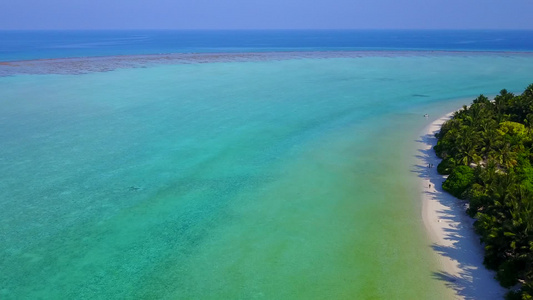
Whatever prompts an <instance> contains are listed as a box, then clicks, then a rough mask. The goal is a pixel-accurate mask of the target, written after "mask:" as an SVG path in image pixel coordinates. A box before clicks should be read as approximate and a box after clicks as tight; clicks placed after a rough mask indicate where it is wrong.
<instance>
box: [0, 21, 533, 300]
mask: <svg viewBox="0 0 533 300" xmlns="http://www.w3.org/2000/svg"><path fill="white" fill-rule="evenodd" d="M398 50H399V51H398ZM228 52H229V54H227V53H228ZM242 52H254V53H252V54H248V55H246V54H242ZM258 52H261V53H260V54H257V53H258ZM270 52H273V53H270ZM279 52H283V53H284V54H286V55H280V54H279ZM289 52H290V53H289ZM160 53H215V54H206V55H204V54H202V55H196V54H194V55H181V54H178V55H153V56H152V55H146V56H149V57H150V59H151V58H154V59H153V60H149V59H147V60H145V57H144V56H143V55H141V56H138V55H137V54H160ZM219 53H225V54H224V55H221V54H219ZM287 53H288V54H287ZM324 53H326V54H324ZM132 54H136V55H134V56H128V55H132ZM330 54H331V55H330ZM96 56H110V57H106V58H96V59H93V58H92V57H96ZM77 57H91V58H80V59H78V58H77ZM175 57H178V58H179V57H186V59H183V60H180V59H178V58H176V59H175V60H172V59H174V58H175ZM191 57H192V58H191ZM220 57H223V59H220ZM242 57H251V59H242V60H240V59H241V58H242ZM256 57H260V59H255V58H256ZM280 57H282V59H280ZM45 58H73V59H64V60H61V59H59V60H53V59H52V60H46V59H45ZM171 58H172V59H171ZM232 58H234V59H232ZM35 59H45V60H35ZM20 60H27V61H20ZM130 61H131V62H132V63H131V64H129V62H130ZM532 74H533V31H216V32H214V31H211V32H209V31H63V32H61V31H34V32H28V31H9V32H8V31H0V176H1V179H0V299H2V300H4V299H17V300H18V299H306V300H307V299H387V300H388V299H457V298H461V297H462V298H466V299H492V298H493V299H498V295H499V294H501V290H500V289H499V288H498V285H497V284H496V283H494V284H493V285H490V284H483V285H482V286H481V285H480V284H479V280H480V279H479V278H480V276H477V274H479V272H478V271H479V270H477V265H473V264H471V263H470V262H468V261H467V262H465V261H461V260H460V258H461V256H462V254H463V253H465V252H468V251H470V250H469V249H467V248H462V244H461V243H460V242H459V241H460V240H458V238H457V233H456V232H455V231H454V230H453V228H450V230H449V231H448V232H447V233H446V238H447V239H449V240H450V241H455V242H454V243H455V244H456V245H455V246H446V245H439V244H433V243H432V242H431V240H430V239H429V237H428V234H427V232H426V230H425V227H424V224H423V222H422V216H421V195H422V194H423V193H428V192H429V191H428V190H423V188H422V187H421V185H420V177H423V178H425V177H424V176H425V174H427V170H428V169H427V168H426V166H420V164H419V163H417V157H424V156H425V155H427V154H426V153H424V152H420V151H417V149H416V148H417V142H416V141H420V138H421V136H420V132H421V131H422V128H424V127H425V126H427V125H428V124H429V123H431V122H432V121H433V120H435V119H436V118H438V117H439V116H442V115H444V114H446V113H448V112H450V111H454V110H457V109H458V108H460V107H462V105H465V104H468V103H469V102H470V101H471V100H472V99H473V98H475V97H476V96H478V95H479V94H481V93H483V94H487V95H494V94H497V93H498V92H499V91H500V90H501V89H503V88H506V89H507V90H509V91H510V92H515V93H521V92H522V91H523V90H524V88H525V87H527V86H528V85H529V84H531V83H532V82H533V76H532ZM425 114H429V117H428V118H425V117H424V115H425ZM426 188H427V187H426ZM458 205H459V204H458ZM433 221H434V222H440V220H433ZM434 249H439V250H438V251H435V250H434ZM480 251H481V250H480ZM442 257H449V258H450V259H454V260H455V259H457V260H458V262H459V263H460V264H461V265H460V267H461V268H462V269H461V272H460V273H458V274H459V275H457V276H454V275H451V274H449V276H448V275H447V273H446V269H445V268H444V265H443V263H442ZM479 258H480V260H481V255H480V256H479ZM488 278H492V276H491V275H490V274H489V275H488ZM483 293H490V294H491V295H492V296H494V297H492V298H487V297H484V296H481V295H482V294H483ZM500 299H501V297H500Z"/></svg>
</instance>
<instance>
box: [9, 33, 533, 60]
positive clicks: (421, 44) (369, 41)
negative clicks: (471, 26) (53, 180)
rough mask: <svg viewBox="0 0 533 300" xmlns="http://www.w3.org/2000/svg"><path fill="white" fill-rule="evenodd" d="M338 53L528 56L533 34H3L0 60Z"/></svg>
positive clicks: (532, 44)
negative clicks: (442, 52)
mask: <svg viewBox="0 0 533 300" xmlns="http://www.w3.org/2000/svg"><path fill="white" fill-rule="evenodd" d="M336 50H342V51H353V50H446V51H528V52H529V51H533V31H523V30H516V31H510V30H284V31H281V30H253V31H252V30H234V31H202V30H194V31H192V30H189V31H172V30H166V31H143V30H137V31H0V61H12V60H27V59H40V58H62V57H87V56H108V55H131V54H160V53H193V52H194V53H199V52H265V51H336Z"/></svg>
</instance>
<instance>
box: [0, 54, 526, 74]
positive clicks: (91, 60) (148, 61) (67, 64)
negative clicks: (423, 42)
mask: <svg viewBox="0 0 533 300" xmlns="http://www.w3.org/2000/svg"><path fill="white" fill-rule="evenodd" d="M480 55H482V56H499V57H501V56H527V57H533V52H493V51H309V52H250V53H175V54H152V55H122V56H103V57H80V58H54V59H36V60H21V61H7V62H0V77H6V76H14V75H22V74H28V75H31V74H64V75H69V74H71V75H76V74H87V73H94V72H109V71H113V70H116V69H124V68H146V67H150V66H156V65H174V64H201V63H221V62H260V61H275V60H290V59H328V58H357V57H399V56H401V57H432V56H461V57H470V56H480Z"/></svg>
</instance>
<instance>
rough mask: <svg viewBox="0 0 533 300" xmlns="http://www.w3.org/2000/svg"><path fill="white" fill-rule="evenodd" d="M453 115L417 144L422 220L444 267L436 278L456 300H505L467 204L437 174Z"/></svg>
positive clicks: (433, 125) (434, 124) (441, 120)
mask: <svg viewBox="0 0 533 300" xmlns="http://www.w3.org/2000/svg"><path fill="white" fill-rule="evenodd" d="M452 114H453V113H449V114H447V115H445V116H443V117H441V118H439V119H437V120H435V121H434V122H432V123H431V124H430V125H428V126H427V127H426V128H425V129H424V130H423V132H422V134H421V136H420V139H419V140H418V141H417V142H418V151H419V153H418V154H419V155H418V156H417V158H418V161H417V164H419V166H420V167H421V168H420V169H421V170H422V169H423V168H425V170H424V171H423V172H421V173H420V177H419V178H420V185H421V195H422V218H423V221H424V225H425V227H426V230H427V233H428V235H429V238H430V241H431V243H432V248H433V249H434V251H435V252H436V254H437V255H438V256H439V258H438V259H439V263H440V267H441V270H439V271H438V272H436V273H435V274H434V276H435V277H436V278H437V279H439V280H443V281H445V282H446V286H448V287H449V288H450V289H453V291H454V292H455V299H484V300H485V299H503V295H504V294H505V292H506V290H505V289H504V288H502V287H501V286H500V285H499V283H498V282H497V281H496V280H495V279H494V275H495V273H494V272H493V271H489V270H487V269H486V268H485V267H484V266H483V247H482V245H481V244H480V242H479V237H478V236H477V235H476V234H475V232H474V229H473V223H474V220H473V219H472V218H470V217H469V216H468V215H467V214H466V213H465V205H466V203H465V202H464V201H462V200H459V199H457V198H455V197H453V196H452V195H450V194H448V193H446V192H444V191H443V190H442V182H444V180H445V178H446V177H445V176H442V175H440V174H438V172H437V165H438V164H439V162H440V159H439V158H438V157H437V156H436V155H435V152H434V151H433V146H434V145H435V144H436V143H437V138H435V133H436V132H438V131H439V130H440V127H441V125H442V124H443V123H444V122H445V121H446V120H448V119H450V118H451V116H452ZM429 164H433V167H431V168H430V167H429Z"/></svg>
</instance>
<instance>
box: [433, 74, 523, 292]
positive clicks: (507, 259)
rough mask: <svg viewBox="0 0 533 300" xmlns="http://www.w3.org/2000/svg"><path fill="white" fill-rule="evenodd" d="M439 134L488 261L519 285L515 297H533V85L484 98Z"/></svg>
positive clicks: (454, 186) (439, 149)
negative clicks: (519, 91) (523, 89)
mask: <svg viewBox="0 0 533 300" xmlns="http://www.w3.org/2000/svg"><path fill="white" fill-rule="evenodd" d="M436 136H437V138H438V143H437V145H436V146H435V147H434V149H435V152H436V154H437V156H439V157H440V158H442V161H441V163H440V164H439V165H438V167H437V170H438V172H439V173H441V174H447V175H449V176H448V178H447V179H446V181H445V182H444V184H443V189H444V190H446V191H448V192H449V193H451V194H452V195H454V196H456V197H458V198H460V199H464V200H466V201H468V209H467V213H468V214H469V215H470V216H472V217H474V218H476V221H475V223H474V227H475V230H476V232H477V233H478V234H479V236H480V241H481V243H482V244H483V245H484V248H485V257H484V264H485V265H486V267H487V268H489V269H492V270H495V271H496V278H497V279H498V280H499V281H500V283H501V285H502V286H504V287H507V288H512V289H511V290H510V292H509V293H508V294H507V296H506V298H507V299H522V300H525V299H529V300H531V299H533V166H532V165H533V84H531V85H529V86H528V87H527V88H526V90H525V91H524V92H523V93H522V94H521V95H514V94H513V93H510V92H508V91H507V90H502V91H501V92H500V94H499V95H498V96H496V97H495V98H494V100H493V101H490V100H489V99H488V98H487V97H485V96H483V95H480V96H479V97H477V98H476V99H475V100H474V101H473V103H472V104H471V105H470V106H468V107H467V106H463V108H462V109H460V110H459V111H457V112H455V113H454V115H453V117H452V118H451V119H450V120H448V121H447V122H445V123H444V124H443V125H442V128H441V130H440V132H439V133H437V134H436Z"/></svg>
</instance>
